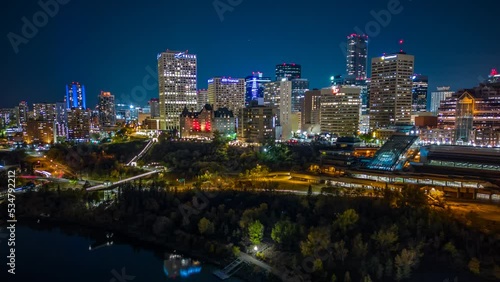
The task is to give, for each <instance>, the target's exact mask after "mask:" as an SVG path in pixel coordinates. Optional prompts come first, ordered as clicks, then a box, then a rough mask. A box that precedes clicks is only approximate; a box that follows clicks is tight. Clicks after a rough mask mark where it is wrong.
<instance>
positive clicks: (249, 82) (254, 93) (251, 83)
mask: <svg viewBox="0 0 500 282" xmlns="http://www.w3.org/2000/svg"><path fill="white" fill-rule="evenodd" d="M268 82H271V78H269V77H263V76H262V73H261V72H253V73H252V75H250V76H247V77H246V78H245V88H246V94H245V105H246V106H249V105H250V104H251V101H258V100H259V99H264V83H268Z"/></svg>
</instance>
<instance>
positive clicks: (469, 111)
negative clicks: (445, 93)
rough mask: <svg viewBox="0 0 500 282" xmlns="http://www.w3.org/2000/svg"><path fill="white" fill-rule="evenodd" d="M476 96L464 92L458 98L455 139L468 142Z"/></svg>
mask: <svg viewBox="0 0 500 282" xmlns="http://www.w3.org/2000/svg"><path fill="white" fill-rule="evenodd" d="M474 103H475V101H474V97H473V96H472V95H471V94H470V93H467V92H466V93H464V94H462V96H460V98H458V101H457V106H456V111H455V140H456V142H463V143H468V142H469V140H470V134H471V133H472V126H473V121H474Z"/></svg>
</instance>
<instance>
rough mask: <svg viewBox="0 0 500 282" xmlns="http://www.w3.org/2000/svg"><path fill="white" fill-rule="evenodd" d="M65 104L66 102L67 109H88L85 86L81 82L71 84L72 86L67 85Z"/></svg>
mask: <svg viewBox="0 0 500 282" xmlns="http://www.w3.org/2000/svg"><path fill="white" fill-rule="evenodd" d="M64 102H66V108H67V109H71V108H78V109H86V108H87V104H86V97H85V86H84V85H81V84H80V83H79V82H71V84H68V85H66V96H64Z"/></svg>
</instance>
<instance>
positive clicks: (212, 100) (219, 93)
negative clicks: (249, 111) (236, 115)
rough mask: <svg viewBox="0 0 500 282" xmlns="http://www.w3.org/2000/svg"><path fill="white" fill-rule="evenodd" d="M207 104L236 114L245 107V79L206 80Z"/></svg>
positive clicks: (221, 78)
mask: <svg viewBox="0 0 500 282" xmlns="http://www.w3.org/2000/svg"><path fill="white" fill-rule="evenodd" d="M208 103H209V104H210V105H212V106H213V107H214V109H218V108H224V107H225V108H228V109H229V110H230V111H234V112H238V111H239V110H240V109H242V108H243V107H245V79H243V78H230V77H214V78H211V79H209V80H208Z"/></svg>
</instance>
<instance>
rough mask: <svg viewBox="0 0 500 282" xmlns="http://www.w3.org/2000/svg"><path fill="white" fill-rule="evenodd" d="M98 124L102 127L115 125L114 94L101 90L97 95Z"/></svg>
mask: <svg viewBox="0 0 500 282" xmlns="http://www.w3.org/2000/svg"><path fill="white" fill-rule="evenodd" d="M99 125H100V126H101V127H102V126H104V127H108V126H115V125H116V109H115V96H114V95H111V93H110V92H104V91H101V95H99Z"/></svg>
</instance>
